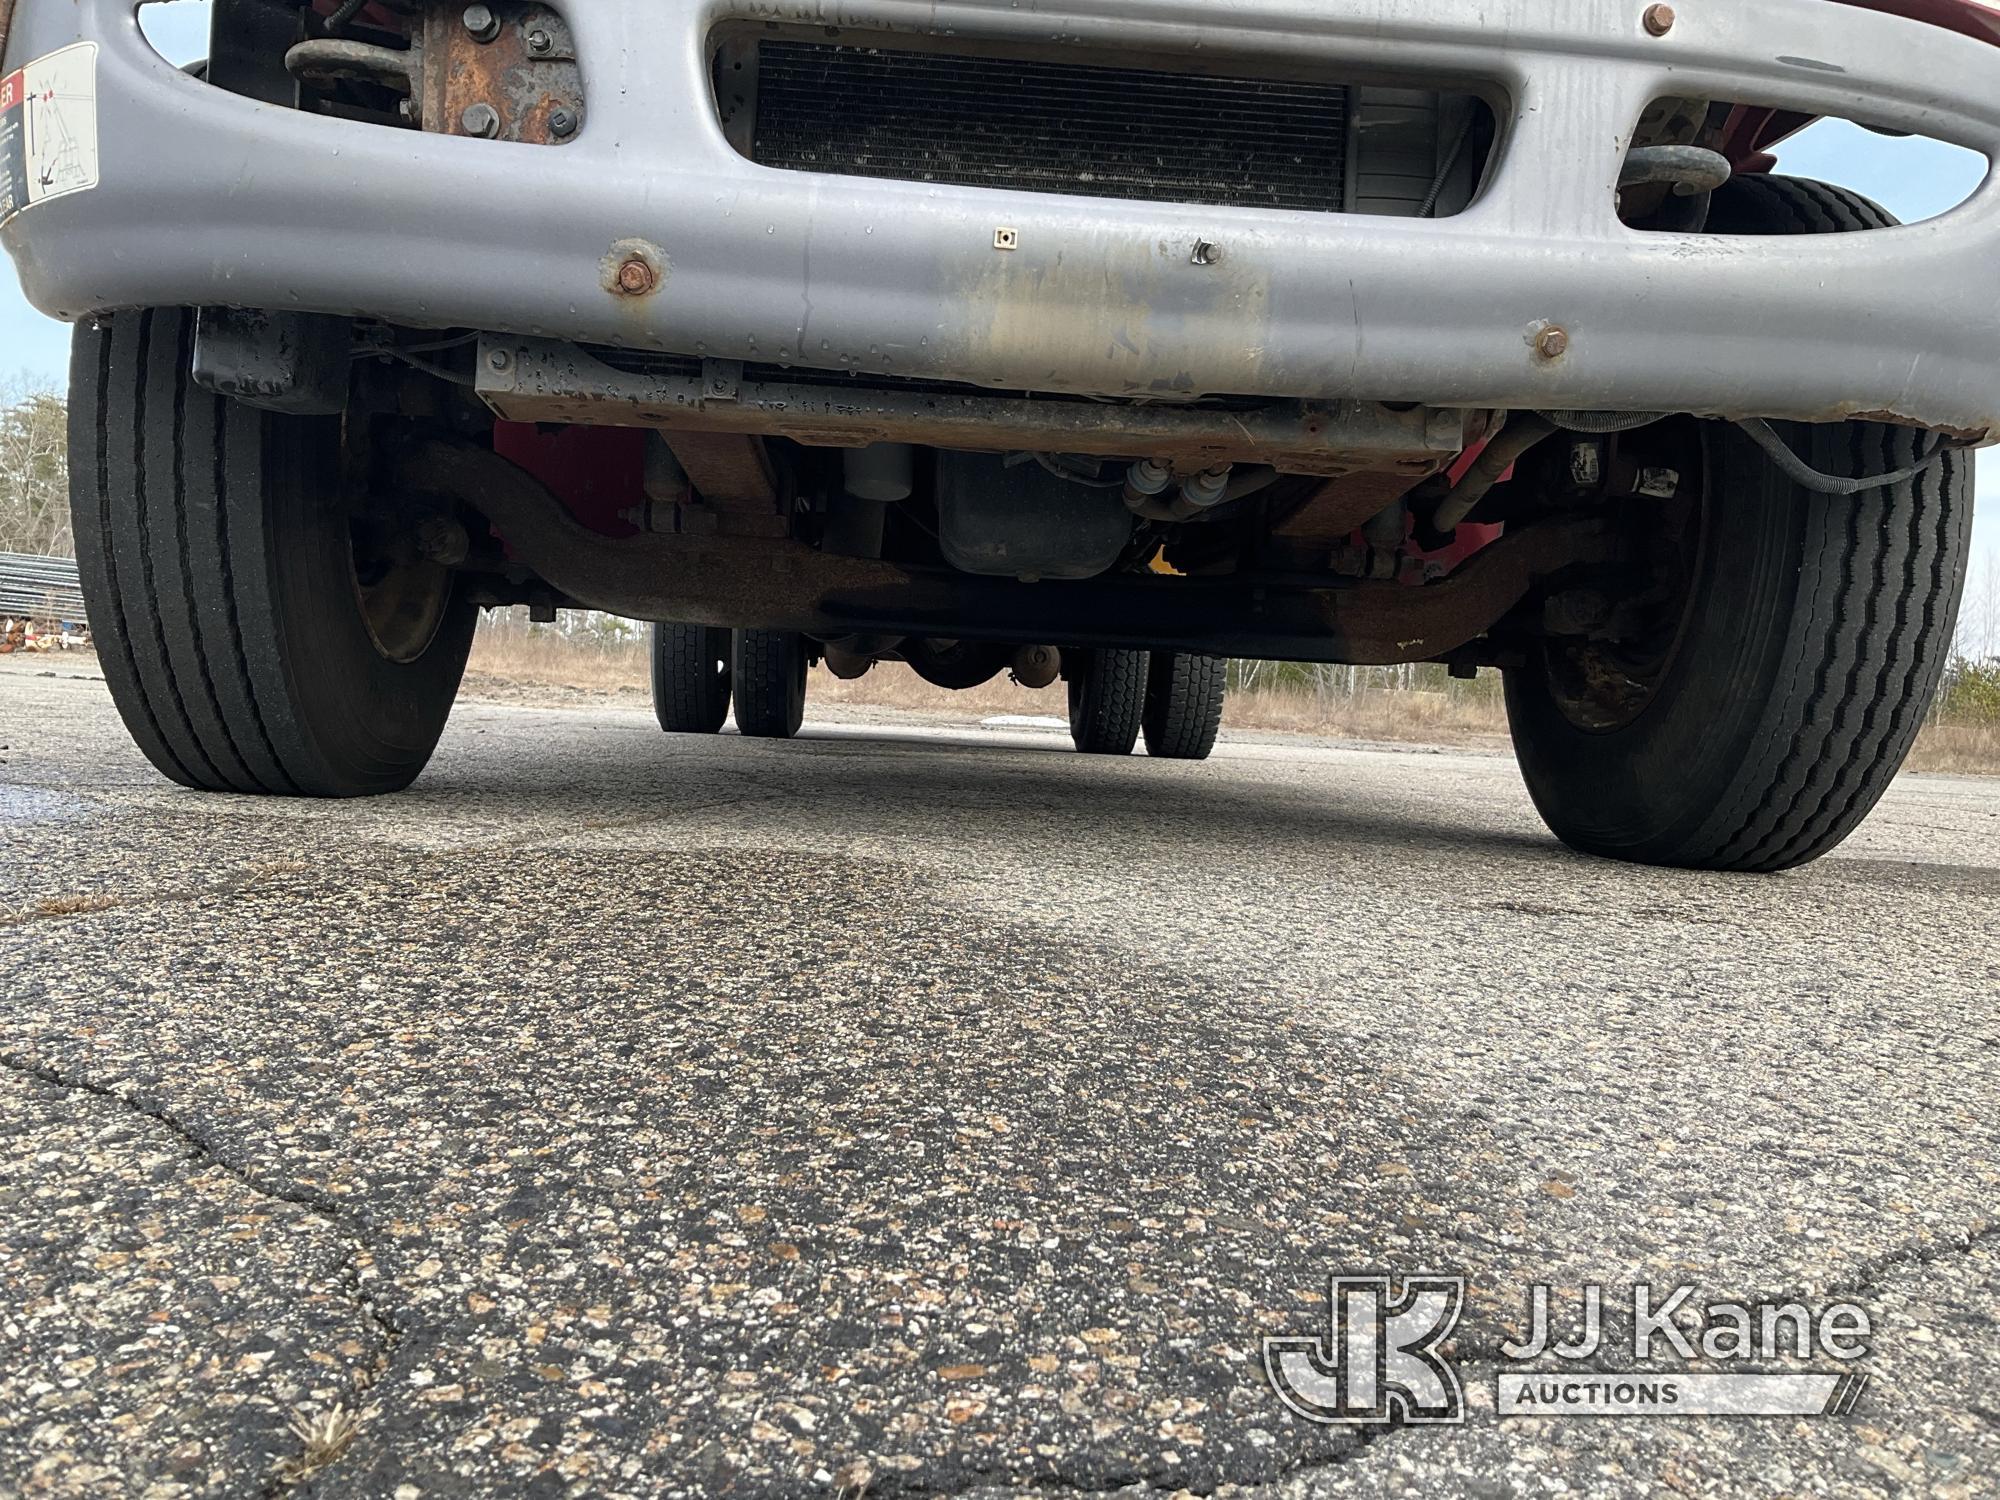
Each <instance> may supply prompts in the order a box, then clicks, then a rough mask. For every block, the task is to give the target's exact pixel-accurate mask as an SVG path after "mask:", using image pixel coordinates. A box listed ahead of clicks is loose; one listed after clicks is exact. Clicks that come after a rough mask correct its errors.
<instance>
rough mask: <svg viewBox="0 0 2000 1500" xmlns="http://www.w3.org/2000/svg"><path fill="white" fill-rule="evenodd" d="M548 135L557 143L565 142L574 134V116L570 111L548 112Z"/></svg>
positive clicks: (554, 110)
mask: <svg viewBox="0 0 2000 1500" xmlns="http://www.w3.org/2000/svg"><path fill="white" fill-rule="evenodd" d="M549 134H550V135H552V136H554V137H555V138H556V139H557V140H559V141H566V140H568V139H569V138H570V137H571V136H573V135H575V134H576V114H575V112H574V111H572V110H567V109H552V110H550V111H549Z"/></svg>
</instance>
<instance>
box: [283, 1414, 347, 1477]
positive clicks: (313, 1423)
mask: <svg viewBox="0 0 2000 1500" xmlns="http://www.w3.org/2000/svg"><path fill="white" fill-rule="evenodd" d="M289 1425H290V1426H291V1429H292V1436H293V1437H295V1438H297V1439H298V1440H299V1443H300V1446H301V1448H302V1450H303V1451H301V1452H300V1453H299V1454H297V1455H296V1456H295V1457H292V1458H288V1459H286V1460H285V1461H284V1462H283V1463H282V1464H280V1465H279V1473H280V1477H281V1478H282V1479H284V1481H285V1482H287V1483H290V1484H296V1483H297V1482H298V1481H299V1480H302V1479H309V1478H311V1477H312V1476H313V1475H314V1474H317V1473H318V1472H319V1471H320V1470H321V1469H324V1468H326V1467H327V1466H328V1465H330V1464H335V1463H338V1462H339V1461H340V1458H341V1455H342V1454H344V1453H346V1452H347V1449H348V1445H349V1444H351V1443H352V1442H353V1441H354V1433H355V1430H356V1429H357V1428H358V1427H360V1425H361V1422H360V1419H359V1418H358V1417H356V1416H355V1415H354V1414H353V1413H352V1412H350V1411H349V1410H348V1409H347V1408H346V1407H344V1406H336V1407H333V1408H332V1409H331V1410H329V1411H323V1412H320V1413H319V1414H318V1415H317V1416H307V1415H306V1414H305V1413H304V1412H294V1413H293V1414H292V1419H291V1422H290V1424H289Z"/></svg>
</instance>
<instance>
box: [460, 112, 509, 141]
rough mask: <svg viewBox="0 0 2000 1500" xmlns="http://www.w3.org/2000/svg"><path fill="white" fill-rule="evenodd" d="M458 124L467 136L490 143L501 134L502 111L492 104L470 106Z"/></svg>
mask: <svg viewBox="0 0 2000 1500" xmlns="http://www.w3.org/2000/svg"><path fill="white" fill-rule="evenodd" d="M458 123H459V124H460V125H461V126H462V127H463V128H464V130H465V133H466V134H467V135H472V136H478V137H479V139H481V140H483V141H490V140H492V139H493V137H494V136H496V135H498V134H499V133H500V111H499V110H497V109H495V108H494V107H493V106H492V105H490V104H468V105H466V106H465V113H464V114H462V115H460V116H459V117H458Z"/></svg>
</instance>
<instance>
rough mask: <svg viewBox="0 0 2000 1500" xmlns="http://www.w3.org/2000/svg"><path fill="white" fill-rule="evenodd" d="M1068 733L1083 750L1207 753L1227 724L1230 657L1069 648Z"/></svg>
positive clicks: (1185, 756)
mask: <svg viewBox="0 0 2000 1500" xmlns="http://www.w3.org/2000/svg"><path fill="white" fill-rule="evenodd" d="M1071 659H1072V663H1073V664H1072V665H1071V667H1070V669H1069V732H1070V738H1071V740H1072V741H1073V742H1074V743H1075V745H1076V748H1077V749H1078V750H1079V751H1081V752H1082V753H1083V754H1085V755H1130V754H1131V753H1132V751H1133V748H1134V747H1135V746H1136V745H1137V744H1138V742H1139V737H1140V736H1141V735H1142V734H1143V735H1144V736H1145V740H1146V753H1147V754H1148V755H1150V756H1152V757H1153V758H1154V759H1156V760H1206V759H1208V757H1209V754H1210V752H1212V751H1213V750H1214V749H1215V741H1216V736H1217V734H1218V733H1219V732H1220V730H1221V728H1222V704H1223V697H1224V692H1225V687H1226V680H1227V676H1228V663H1227V662H1226V661H1225V660H1224V659H1223V658H1221V657H1219V656H1195V655H1192V654H1189V653H1186V652H1179V651H1116V650H1103V651H1083V652H1075V653H1071Z"/></svg>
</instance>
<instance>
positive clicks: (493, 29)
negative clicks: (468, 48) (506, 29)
mask: <svg viewBox="0 0 2000 1500" xmlns="http://www.w3.org/2000/svg"><path fill="white" fill-rule="evenodd" d="M461 19H462V20H463V21H464V22H465V29H466V31H467V32H468V33H470V35H471V37H472V39H473V40H474V41H475V42H490V41H492V40H493V39H494V38H495V37H497V36H498V35H500V18H499V17H498V16H496V15H494V14H493V7H492V6H490V5H468V6H466V8H465V15H464V16H463V17H462V18H461Z"/></svg>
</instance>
